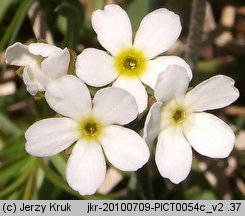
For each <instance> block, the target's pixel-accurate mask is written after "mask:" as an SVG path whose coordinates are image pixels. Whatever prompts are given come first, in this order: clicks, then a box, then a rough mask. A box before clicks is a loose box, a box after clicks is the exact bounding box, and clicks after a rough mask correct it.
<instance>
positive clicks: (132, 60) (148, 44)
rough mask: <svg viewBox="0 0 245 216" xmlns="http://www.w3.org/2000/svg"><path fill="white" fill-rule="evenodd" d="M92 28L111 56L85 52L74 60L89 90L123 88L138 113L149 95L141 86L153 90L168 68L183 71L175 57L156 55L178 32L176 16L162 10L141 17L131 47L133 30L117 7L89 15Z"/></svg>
mask: <svg viewBox="0 0 245 216" xmlns="http://www.w3.org/2000/svg"><path fill="white" fill-rule="evenodd" d="M92 26H93V28H94V30H95V32H96V33H97V38H98V41H99V42H100V44H101V45H102V46H103V47H104V48H105V49H106V50H107V51H108V52H109V53H110V54H108V53H107V52H104V51H101V50H98V49H93V48H89V49H85V50H84V51H83V52H82V53H81V54H80V55H79V56H78V58H77V62H76V73H77V76H78V77H79V78H80V79H82V80H83V81H84V82H85V83H87V84H88V85H91V86H96V87H100V86H104V85H107V84H109V83H111V82H113V81H114V83H113V86H115V87H119V88H123V89H125V90H127V91H128V92H130V93H131V94H132V95H133V96H135V98H136V102H137V105H138V111H139V113H141V112H143V111H144V110H145V108H146V107H147V103H148V95H147V93H146V90H145V87H144V85H143V84H142V83H144V84H146V85H148V86H150V87H151V88H153V89H154V87H155V83H156V81H157V77H158V75H159V73H160V72H163V71H164V70H165V69H166V68H167V66H168V65H171V64H176V65H181V66H183V67H185V68H186V70H187V73H188V75H189V78H190V79H191V76H192V72H191V70H190V67H189V66H188V64H186V62H185V61H184V60H183V59H181V58H179V57H177V56H161V57H158V58H155V57H156V56H157V55H159V54H161V53H163V52H165V51H166V50H168V49H169V47H170V46H171V45H172V44H173V43H174V42H175V41H176V40H177V38H178V37H179V35H180V32H181V23H180V20H179V16H178V15H176V14H174V13H173V12H171V11H169V10H167V9H164V8H161V9H158V10H155V11H153V12H151V13H149V14H148V15H146V16H145V17H144V19H143V20H142V22H141V24H140V26H139V29H138V31H137V33H136V35H135V39H134V42H133V43H132V28H131V23H130V20H129V17H128V15H127V14H126V12H125V11H124V10H123V9H122V8H120V7H119V6H117V5H113V4H111V5H107V6H105V8H104V10H96V11H95V12H94V13H93V15H92Z"/></svg>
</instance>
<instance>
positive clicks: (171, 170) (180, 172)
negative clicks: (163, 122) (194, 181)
mask: <svg viewBox="0 0 245 216" xmlns="http://www.w3.org/2000/svg"><path fill="white" fill-rule="evenodd" d="M155 159H156V164H157V168H158V170H159V172H160V174H161V175H162V177H164V178H168V179H170V181H172V182H173V183H175V184H178V183H180V182H181V181H183V180H184V179H185V178H186V177H187V176H188V174H189V172H190V169H191V163H192V150H191V146H190V144H189V143H188V142H187V140H186V139H185V137H184V136H183V134H182V133H181V131H179V130H176V129H175V128H167V129H165V130H163V131H162V132H161V133H160V135H159V137H158V142H157V146H156V158H155Z"/></svg>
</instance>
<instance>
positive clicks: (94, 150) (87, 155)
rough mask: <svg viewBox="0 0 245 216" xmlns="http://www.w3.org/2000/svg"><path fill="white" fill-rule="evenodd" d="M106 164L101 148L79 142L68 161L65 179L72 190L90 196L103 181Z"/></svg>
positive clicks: (94, 144)
mask: <svg viewBox="0 0 245 216" xmlns="http://www.w3.org/2000/svg"><path fill="white" fill-rule="evenodd" d="M105 173H106V164H105V158H104V155H103V152H102V149H101V146H100V145H99V144H97V143H85V142H83V141H82V140H79V141H78V142H77V143H76V145H75V147H74V149H73V150H72V154H71V156H70V157H69V159H68V162H67V168H66V178H67V182H68V184H69V185H70V186H71V187H72V188H73V190H76V191H78V192H79V193H80V194H81V195H91V194H94V193H95V192H96V190H97V189H98V187H99V186H100V185H101V184H102V182H103V181H104V179H105Z"/></svg>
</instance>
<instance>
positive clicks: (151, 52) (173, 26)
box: [134, 8, 181, 59]
mask: <svg viewBox="0 0 245 216" xmlns="http://www.w3.org/2000/svg"><path fill="white" fill-rule="evenodd" d="M180 32H181V23H180V19H179V16H178V15H176V14H175V13H173V12H172V11H169V10H167V9H165V8H160V9H157V10H155V11H153V12H151V13H149V14H148V15H146V16H145V17H144V19H143V20H142V21H141V23H140V27H139V29H138V31H137V33H136V36H135V41H134V47H135V48H138V49H140V50H143V51H144V52H145V53H146V55H147V56H148V58H149V59H152V58H154V57H155V56H157V55H159V54H161V53H163V52H165V51H166V50H168V49H169V47H170V46H171V45H173V43H174V42H175V41H176V40H177V39H178V37H179V35H180Z"/></svg>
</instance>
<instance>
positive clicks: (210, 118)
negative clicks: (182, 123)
mask: <svg viewBox="0 0 245 216" xmlns="http://www.w3.org/2000/svg"><path fill="white" fill-rule="evenodd" d="M184 134H185V136H186V138H187V140H188V141H189V143H190V144H191V145H192V147H193V148H194V149H195V150H196V151H197V152H198V153H200V154H202V155H205V156H208V157H212V158H225V157H227V156H228V155H229V154H230V152H231V151H232V149H233V146H234V143H235V135H234V133H233V131H232V130H231V129H230V127H229V126H228V125H227V124H226V123H225V122H223V121H221V120H220V119H219V118H217V117H216V116H214V115H212V114H209V113H194V114H192V115H191V116H190V117H189V126H188V127H185V128H184Z"/></svg>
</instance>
